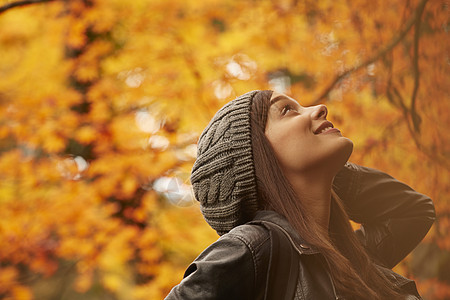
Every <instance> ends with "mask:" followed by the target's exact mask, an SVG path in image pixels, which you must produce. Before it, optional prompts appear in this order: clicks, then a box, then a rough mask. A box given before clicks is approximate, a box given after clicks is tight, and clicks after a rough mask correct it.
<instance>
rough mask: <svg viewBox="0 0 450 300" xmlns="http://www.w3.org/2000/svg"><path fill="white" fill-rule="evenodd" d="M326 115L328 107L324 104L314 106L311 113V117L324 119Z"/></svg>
mask: <svg viewBox="0 0 450 300" xmlns="http://www.w3.org/2000/svg"><path fill="white" fill-rule="evenodd" d="M327 115H328V109H327V107H326V106H325V105H323V104H320V105H317V106H314V111H313V112H312V114H311V117H312V118H313V119H325V118H326V117H327Z"/></svg>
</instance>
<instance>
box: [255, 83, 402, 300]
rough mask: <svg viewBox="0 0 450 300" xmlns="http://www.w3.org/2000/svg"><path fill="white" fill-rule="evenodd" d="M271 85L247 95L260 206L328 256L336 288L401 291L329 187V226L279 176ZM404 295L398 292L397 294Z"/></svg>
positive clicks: (366, 295) (367, 294)
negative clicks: (270, 122)
mask: <svg viewBox="0 0 450 300" xmlns="http://www.w3.org/2000/svg"><path fill="white" fill-rule="evenodd" d="M271 96H272V91H259V92H258V93H257V94H256V95H255V96H254V98H253V104H252V111H251V130H252V144H253V147H252V148H253V158H254V161H255V172H256V181H257V193H258V201H259V204H260V207H261V209H267V210H273V211H276V212H277V213H279V214H281V215H282V216H284V217H285V218H286V219H287V220H288V222H289V223H290V224H291V225H292V226H293V227H294V229H295V230H296V231H297V232H298V233H299V234H300V236H301V237H302V238H303V239H304V240H305V241H306V242H308V243H309V244H311V245H313V246H314V247H316V248H317V249H318V250H319V251H320V252H321V254H322V255H323V256H324V257H325V260H326V261H327V262H328V267H329V272H330V274H331V277H332V279H333V282H334V284H335V286H336V289H337V291H338V292H339V293H340V294H342V295H345V296H346V297H349V298H355V299H400V298H402V297H401V295H400V294H399V292H398V291H397V290H395V288H394V287H393V286H392V284H390V282H389V281H388V280H387V279H386V278H385V277H384V275H383V274H381V272H380V271H378V270H377V269H376V267H375V265H374V263H373V262H372V260H371V259H370V257H369V255H368V254H367V253H366V251H365V249H364V247H363V246H362V244H361V243H360V242H359V241H358V239H357V237H356V235H355V233H354V232H353V229H352V227H351V225H350V222H349V217H348V215H347V213H346V211H345V209H344V205H343V203H342V201H341V200H340V199H339V197H338V196H337V195H336V194H335V193H334V192H333V193H332V201H331V211H330V223H329V232H328V233H327V232H324V231H323V230H322V229H321V227H320V226H318V225H317V223H316V222H315V221H314V220H313V218H312V217H311V215H310V214H308V213H307V212H308V209H307V207H304V204H303V203H302V201H299V197H301V195H299V197H297V195H296V193H295V191H294V189H293V188H292V186H291V184H290V183H289V181H288V180H287V178H286V177H285V175H284V173H283V171H282V170H281V167H280V165H279V163H278V161H277V159H276V156H275V152H274V150H273V148H272V146H271V145H270V143H269V141H268V139H267V138H266V136H265V127H266V123H267V115H268V111H269V108H270V98H271ZM403 298H404V297H403Z"/></svg>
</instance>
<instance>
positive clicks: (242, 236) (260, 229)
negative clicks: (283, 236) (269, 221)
mask: <svg viewBox="0 0 450 300" xmlns="http://www.w3.org/2000/svg"><path fill="white" fill-rule="evenodd" d="M226 237H229V238H237V239H239V240H241V241H242V242H243V243H245V244H246V245H247V246H248V247H249V248H250V250H251V251H256V250H259V249H260V248H261V247H264V246H267V247H270V233H269V230H268V229H267V228H265V227H264V226H261V225H256V224H244V225H240V226H237V227H235V228H233V229H232V230H231V231H230V232H228V233H227V234H225V235H224V236H223V237H222V238H226Z"/></svg>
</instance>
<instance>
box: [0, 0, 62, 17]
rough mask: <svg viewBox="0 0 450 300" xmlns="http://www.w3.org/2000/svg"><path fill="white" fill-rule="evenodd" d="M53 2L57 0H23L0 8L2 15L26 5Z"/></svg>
mask: <svg viewBox="0 0 450 300" xmlns="http://www.w3.org/2000/svg"><path fill="white" fill-rule="evenodd" d="M51 1H55V0H23V1H16V2H11V3H7V4H5V5H3V6H0V14H1V13H4V12H5V11H7V10H9V9H11V8H14V7H20V6H26V5H30V4H35V3H43V2H51Z"/></svg>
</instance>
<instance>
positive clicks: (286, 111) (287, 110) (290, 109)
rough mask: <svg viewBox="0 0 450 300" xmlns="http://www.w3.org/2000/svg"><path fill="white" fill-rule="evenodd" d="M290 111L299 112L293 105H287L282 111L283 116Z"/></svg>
mask: <svg viewBox="0 0 450 300" xmlns="http://www.w3.org/2000/svg"><path fill="white" fill-rule="evenodd" d="M290 111H295V112H297V109H296V108H295V107H293V106H292V105H291V104H286V105H284V106H283V108H282V109H281V115H282V116H284V115H286V114H287V113H288V112H290Z"/></svg>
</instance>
